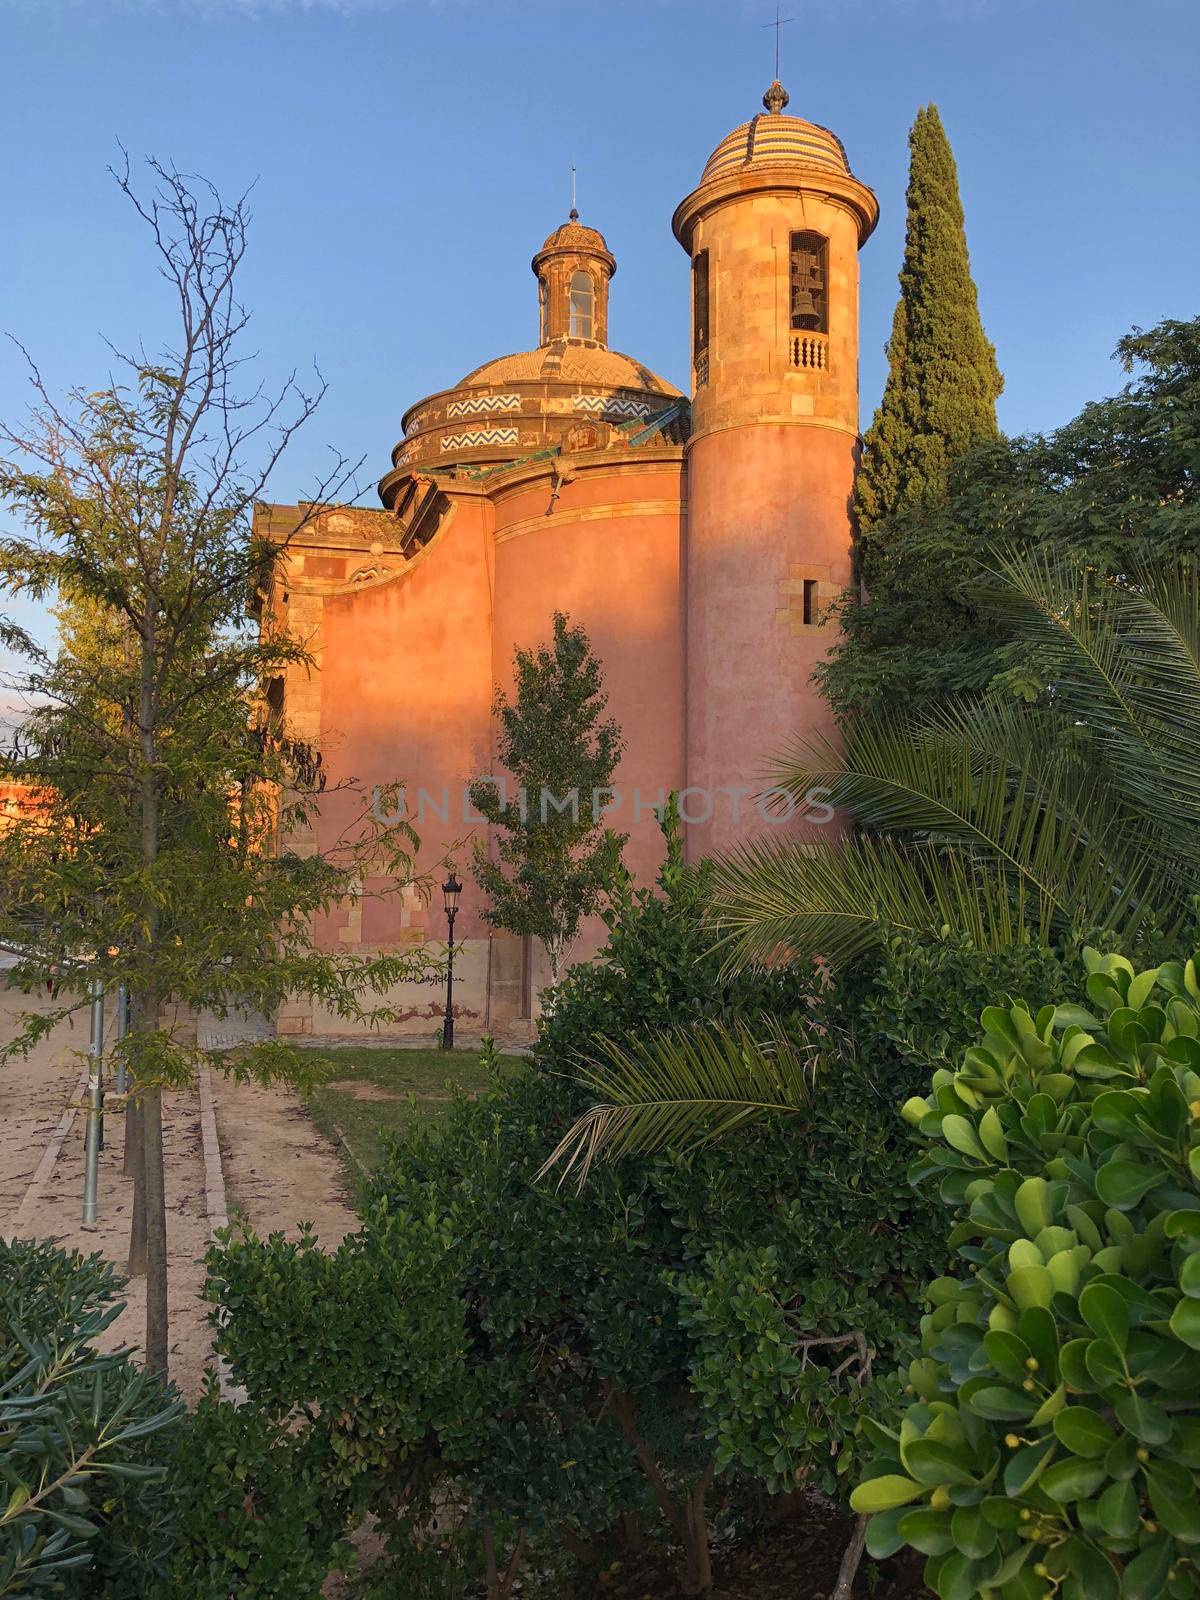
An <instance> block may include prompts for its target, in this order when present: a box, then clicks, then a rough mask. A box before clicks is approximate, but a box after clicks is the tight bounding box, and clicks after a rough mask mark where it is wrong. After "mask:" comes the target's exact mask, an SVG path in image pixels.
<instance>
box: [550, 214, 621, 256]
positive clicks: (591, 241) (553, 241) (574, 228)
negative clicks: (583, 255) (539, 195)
mask: <svg viewBox="0 0 1200 1600" xmlns="http://www.w3.org/2000/svg"><path fill="white" fill-rule="evenodd" d="M543 250H580V251H592V250H594V251H595V252H596V253H597V254H598V255H609V254H610V253H611V252H610V251H609V248H608V244H607V243H606V241H605V238H604V235H603V234H602V233H598V232H597V231H596V229H595V228H587V227H585V226H584V225H583V223H582V222H580V220H579V213H578V211H572V212H571V217H570V221H569V222H560V223H559V225H558V227H557V228H555V230H554V232H553V233H552V234H550V236H549V237H548V238H547V240H546V242H545V244H544V245H543V246H542V249H541V250H539V251H538V254H539V255H541V253H542V251H543Z"/></svg>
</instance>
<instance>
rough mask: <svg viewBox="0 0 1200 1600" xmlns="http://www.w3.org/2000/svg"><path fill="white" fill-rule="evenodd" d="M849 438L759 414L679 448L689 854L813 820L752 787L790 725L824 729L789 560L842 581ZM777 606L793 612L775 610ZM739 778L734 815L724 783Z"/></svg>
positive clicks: (811, 631)
mask: <svg viewBox="0 0 1200 1600" xmlns="http://www.w3.org/2000/svg"><path fill="white" fill-rule="evenodd" d="M855 450H856V441H855V440H854V438H853V437H852V436H851V435H849V434H847V433H845V432H842V431H838V430H834V429H831V428H821V427H812V426H808V427H797V426H791V425H787V424H770V423H760V424H758V425H757V426H754V427H743V428H738V427H734V428H724V429H721V430H719V431H718V432H715V433H709V434H707V435H705V436H704V437H702V438H700V439H698V440H696V441H695V443H694V444H693V445H692V447H691V448H690V450H689V452H688V501H689V527H688V561H687V585H688V620H687V663H688V680H689V687H690V694H689V699H688V715H687V750H688V757H687V784H688V787H689V788H690V789H694V790H696V791H697V794H696V795H695V796H694V797H693V796H689V797H688V799H687V807H688V810H689V812H690V814H691V815H693V816H696V817H699V815H700V813H701V810H702V809H703V806H704V796H706V795H711V796H713V797H714V800H713V814H712V818H711V820H710V821H709V822H707V823H700V822H693V823H692V824H691V825H690V826H689V828H688V830H687V841H688V853H689V856H690V857H691V858H692V859H696V858H698V857H700V856H704V855H710V854H712V853H714V852H716V851H719V850H723V849H726V848H728V847H729V846H730V845H733V844H735V843H738V842H741V841H743V840H745V839H748V838H751V837H754V836H756V835H764V834H765V835H770V836H777V835H779V834H780V833H782V832H789V833H793V834H795V833H800V834H803V833H805V832H807V831H809V829H808V827H807V826H806V825H803V824H800V823H798V822H797V823H792V824H784V825H782V826H781V825H779V824H777V823H774V822H767V821H765V820H764V818H763V817H762V816H761V815H760V814H759V812H758V810H757V808H756V805H755V802H754V799H753V794H754V793H755V792H758V791H760V790H761V788H762V786H763V784H764V780H765V779H766V776H767V773H768V770H769V768H770V766H771V763H772V761H773V759H774V758H775V757H777V756H778V755H779V754H780V753H781V750H782V748H783V747H784V746H785V745H786V743H787V741H788V740H789V738H791V737H794V736H796V735H799V734H808V735H811V734H813V733H817V732H827V733H831V732H832V731H833V718H832V714H831V712H830V709H829V706H828V704H827V703H826V701H825V700H824V699H823V698H822V696H821V694H820V692H819V690H818V689H817V688H816V686H815V685H814V684H813V682H812V672H813V668H814V667H815V666H816V664H817V662H818V661H819V660H820V659H821V658H822V656H823V655H824V654H825V652H826V651H827V650H828V648H829V646H830V644H831V642H832V638H833V635H832V630H831V628H830V627H829V626H824V627H820V626H814V627H812V628H804V627H802V626H798V623H799V619H800V616H801V610H800V605H801V597H800V595H799V594H798V593H797V592H796V590H795V585H796V583H797V581H798V580H797V579H796V577H795V576H794V573H795V569H796V568H797V567H799V568H800V569H801V570H802V571H803V572H811V573H813V574H814V575H819V576H820V580H821V584H822V590H823V592H824V593H828V592H829V590H830V589H841V588H842V587H844V586H845V585H846V584H847V583H848V582H849V580H850V521H849V516H848V505H849V498H850V493H851V488H852V486H853V479H854V463H855ZM781 613H789V614H788V615H781ZM735 788H741V789H743V790H746V791H750V792H748V793H746V794H745V795H744V796H743V797H742V799H741V801H740V809H741V821H740V824H735V822H734V814H733V797H732V795H724V796H723V795H721V793H720V792H721V791H723V790H730V789H735Z"/></svg>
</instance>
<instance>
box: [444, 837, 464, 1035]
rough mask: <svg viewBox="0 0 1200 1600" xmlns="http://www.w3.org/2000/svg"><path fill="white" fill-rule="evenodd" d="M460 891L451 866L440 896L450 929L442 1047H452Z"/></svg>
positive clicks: (459, 884) (460, 886)
mask: <svg viewBox="0 0 1200 1600" xmlns="http://www.w3.org/2000/svg"><path fill="white" fill-rule="evenodd" d="M461 893H462V884H461V883H459V881H458V879H457V878H456V877H455V876H454V869H453V867H451V869H450V876H449V877H448V878H447V879H446V881H445V883H444V884H443V885H442V898H443V899H444V900H445V902H446V926H447V928H448V929H449V930H450V937H449V946H450V954H449V959H448V961H447V964H446V1018H445V1021H444V1022H443V1023H442V1049H443V1050H453V1049H454V919H455V917H456V916H457V915H458V897H459V895H460V894H461Z"/></svg>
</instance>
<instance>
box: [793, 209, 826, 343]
mask: <svg viewBox="0 0 1200 1600" xmlns="http://www.w3.org/2000/svg"><path fill="white" fill-rule="evenodd" d="M828 255H829V241H828V240H827V239H824V238H822V237H821V235H820V234H819V233H794V234H793V235H792V248H791V266H790V286H789V287H790V294H791V314H792V328H793V329H794V330H796V331H798V332H801V333H828V332H829V283H828V277H829V274H828V271H827V263H828Z"/></svg>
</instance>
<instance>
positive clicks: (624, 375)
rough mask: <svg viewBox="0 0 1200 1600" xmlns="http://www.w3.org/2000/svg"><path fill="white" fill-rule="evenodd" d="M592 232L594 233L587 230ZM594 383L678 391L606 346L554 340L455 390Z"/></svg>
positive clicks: (480, 371)
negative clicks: (547, 382)
mask: <svg viewBox="0 0 1200 1600" xmlns="http://www.w3.org/2000/svg"><path fill="white" fill-rule="evenodd" d="M585 231H588V232H590V231H591V230H590V229H589V230H585ZM545 380H550V381H553V382H558V383H593V384H596V385H598V386H599V387H600V388H601V389H640V390H643V391H648V392H651V393H656V394H662V395H666V396H668V397H670V398H674V397H675V396H676V395H678V394H679V390H678V389H676V388H675V386H674V385H673V384H670V383H668V382H667V381H666V379H665V378H660V377H659V376H658V374H657V373H654V372H651V371H650V368H649V367H644V366H643V365H642V364H641V362H640V361H635V360H634V359H633V357H632V356H624V355H622V354H621V352H620V351H619V350H609V349H607V348H606V347H605V346H604V345H598V344H585V343H577V342H576V341H574V340H571V339H555V340H553V341H552V342H551V343H550V344H544V345H541V346H539V348H538V349H536V350H522V351H520V352H518V353H517V354H516V355H511V356H499V357H498V358H497V359H496V360H494V361H485V362H484V364H483V366H481V367H476V368H475V370H474V372H468V373H467V375H466V377H465V378H464V379H463V380H462V382H461V383H459V384H457V385H456V387H457V388H459V389H473V388H475V387H476V386H477V385H480V386H482V385H485V384H498V383H537V382H540V381H545Z"/></svg>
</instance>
